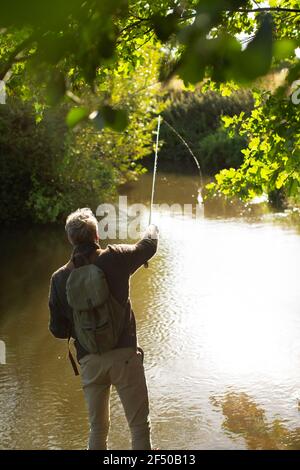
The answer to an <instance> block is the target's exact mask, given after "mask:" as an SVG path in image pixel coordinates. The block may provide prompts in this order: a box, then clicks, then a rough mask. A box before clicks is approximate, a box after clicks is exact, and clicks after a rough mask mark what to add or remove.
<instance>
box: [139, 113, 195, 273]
mask: <svg viewBox="0 0 300 470" xmlns="http://www.w3.org/2000/svg"><path fill="white" fill-rule="evenodd" d="M163 122H165V124H166V125H167V126H168V127H169V129H171V130H172V131H173V132H174V133H175V135H176V136H177V137H178V138H179V139H180V140H181V142H182V143H183V144H184V145H185V147H186V148H187V149H188V151H189V153H190V154H191V155H192V157H193V160H194V162H195V163H196V166H197V168H198V172H199V179H200V187H199V189H198V202H199V203H200V202H202V196H201V189H202V188H203V175H202V171H201V166H200V163H199V161H198V159H197V158H196V156H195V155H194V153H193V152H192V150H191V148H190V146H189V145H188V143H187V142H186V141H185V140H184V138H183V137H182V136H181V135H180V134H179V132H178V131H177V130H176V129H174V127H173V126H172V125H171V124H170V123H169V122H168V121H166V119H164V120H163ZM160 124H161V116H160V115H159V116H158V123H157V132H156V145H155V157H154V167H153V178H152V189H151V202H150V213H149V225H151V221H152V211H153V201H154V192H155V181H156V173H157V158H158V143H159V131H160ZM144 266H145V268H148V266H149V264H148V262H147V261H146V263H145V264H144Z"/></svg>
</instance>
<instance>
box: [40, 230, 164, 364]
mask: <svg viewBox="0 0 300 470" xmlns="http://www.w3.org/2000/svg"><path fill="white" fill-rule="evenodd" d="M156 249H157V239H156V238H151V236H150V234H149V233H146V234H145V237H144V238H143V239H142V240H140V241H139V242H138V243H136V244H133V245H125V244H123V245H108V247H107V248H106V249H104V250H102V249H100V248H99V247H98V246H97V244H91V243H89V244H82V245H81V246H78V247H76V248H75V249H74V252H73V256H74V255H75V256H76V254H78V253H79V254H80V252H85V253H89V257H90V260H91V262H92V263H93V264H95V265H96V266H98V267H99V268H101V269H102V270H103V272H104V274H105V277H106V280H107V283H108V287H109V290H110V293H111V295H112V296H113V297H114V298H115V299H116V300H117V301H118V302H119V303H120V304H121V305H124V307H125V308H126V316H125V326H124V329H123V332H122V334H121V336H120V338H119V341H118V343H117V345H116V348H127V347H133V348H136V346H137V339H136V323H135V317H134V313H133V311H132V308H131V302H130V298H129V279H130V276H131V275H132V274H133V273H134V272H135V271H136V270H137V269H138V268H139V267H140V266H142V265H143V264H144V263H145V262H146V261H148V259H150V258H151V257H152V256H153V255H154V254H155V252H156ZM73 269H74V263H73V261H72V260H70V261H69V262H68V263H67V264H66V265H64V266H62V267H61V268H60V269H58V270H57V271H56V272H55V273H54V274H53V275H52V277H51V285H50V296H49V308H50V324H49V329H50V331H51V332H52V334H53V335H54V336H55V337H57V338H67V337H68V336H69V335H70V334H71V336H72V337H73V338H75V346H76V350H77V359H78V360H80V359H81V358H82V357H83V356H84V355H86V354H87V351H85V350H84V348H83V347H82V346H81V345H80V343H79V342H78V341H77V339H76V334H75V331H74V328H73V322H72V309H71V308H70V306H69V304H68V302H67V296H66V284H67V280H68V277H69V275H70V273H71V271H72V270H73Z"/></svg>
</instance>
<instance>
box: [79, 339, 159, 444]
mask: <svg viewBox="0 0 300 470" xmlns="http://www.w3.org/2000/svg"><path fill="white" fill-rule="evenodd" d="M80 366H81V378H82V386H83V391H84V395H85V400H86V403H87V407H88V412H89V422H90V435H89V444H88V449H90V450H103V449H107V438H108V431H109V425H110V410H109V398H110V390H111V386H112V385H114V386H115V387H116V390H117V392H118V395H119V397H120V399H121V402H122V405H123V408H124V411H125V415H126V419H127V422H128V425H129V428H130V432H131V442H132V449H134V450H150V449H151V439H150V419H149V401H148V391H147V385H146V379H145V373H144V366H143V363H142V355H141V354H140V353H139V352H137V351H136V350H135V349H133V348H121V349H114V350H112V351H109V352H107V353H105V354H102V355H98V354H88V355H87V356H84V357H83V358H82V359H81V360H80Z"/></svg>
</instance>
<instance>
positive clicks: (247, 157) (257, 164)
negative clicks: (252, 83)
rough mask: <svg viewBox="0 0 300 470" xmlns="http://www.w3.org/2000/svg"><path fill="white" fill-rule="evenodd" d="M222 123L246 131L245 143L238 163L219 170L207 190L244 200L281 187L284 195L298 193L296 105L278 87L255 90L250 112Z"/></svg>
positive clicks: (299, 143) (298, 115) (298, 118)
mask: <svg viewBox="0 0 300 470" xmlns="http://www.w3.org/2000/svg"><path fill="white" fill-rule="evenodd" d="M225 125H226V127H228V128H229V129H230V132H232V131H234V132H236V131H237V130H238V131H239V133H240V134H241V135H247V136H248V138H249V144H248V147H246V148H245V149H244V150H243V154H244V161H243V163H242V165H241V167H240V168H238V169H233V168H230V169H227V170H222V171H221V172H220V173H219V174H218V175H216V182H215V183H212V184H210V185H209V189H210V190H213V191H221V192H222V193H223V194H225V195H226V196H234V195H238V196H239V197H241V198H242V199H246V200H247V199H251V198H253V197H255V196H257V195H261V194H262V193H266V194H272V192H274V191H278V190H283V189H284V190H285V193H286V194H287V195H288V196H291V197H294V198H297V197H298V196H299V187H300V151H299V149H300V110H299V106H297V105H295V104H293V103H292V101H291V100H290V98H289V97H284V96H282V94H281V91H280V90H279V91H277V93H275V94H274V95H272V94H270V93H269V94H260V93H258V92H257V93H256V106H255V108H254V110H253V111H252V113H251V116H250V117H249V118H247V119H245V116H244V115H243V114H241V115H240V116H236V117H234V118H226V119H225Z"/></svg>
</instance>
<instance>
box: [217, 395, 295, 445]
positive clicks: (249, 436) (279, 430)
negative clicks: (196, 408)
mask: <svg viewBox="0 0 300 470" xmlns="http://www.w3.org/2000/svg"><path fill="white" fill-rule="evenodd" d="M211 403H212V404H213V406H215V407H217V408H221V410H222V413H223V415H224V421H223V423H222V428H223V429H224V430H225V431H226V432H227V433H229V434H230V435H231V436H232V437H233V438H234V436H242V437H243V438H244V439H245V442H246V445H247V448H248V449H252V450H259V449H273V450H284V449H288V450H299V449H300V427H297V428H294V429H289V427H288V426H287V425H286V423H285V422H284V420H282V419H280V418H279V417H278V418H275V419H273V420H272V419H268V417H267V415H266V411H265V410H264V409H263V408H262V407H261V406H259V405H258V404H257V403H256V402H255V400H254V399H253V398H251V397H250V396H249V395H248V394H247V393H244V392H242V393H237V392H233V391H229V392H227V393H226V394H225V395H223V396H212V397H211Z"/></svg>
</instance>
